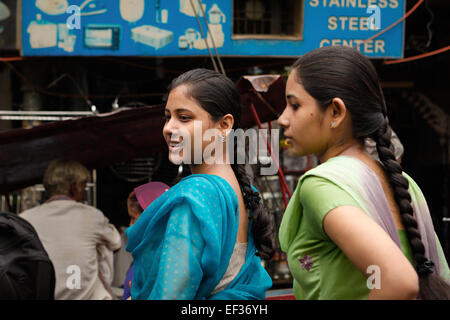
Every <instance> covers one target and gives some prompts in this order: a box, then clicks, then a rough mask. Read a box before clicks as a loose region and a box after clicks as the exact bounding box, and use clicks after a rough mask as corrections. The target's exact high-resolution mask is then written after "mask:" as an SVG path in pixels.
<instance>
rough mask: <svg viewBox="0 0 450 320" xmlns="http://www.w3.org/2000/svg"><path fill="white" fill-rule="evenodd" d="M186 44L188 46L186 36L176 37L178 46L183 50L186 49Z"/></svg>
mask: <svg viewBox="0 0 450 320" xmlns="http://www.w3.org/2000/svg"><path fill="white" fill-rule="evenodd" d="M188 46H189V41H188V39H187V38H186V36H180V37H179V38H178V48H180V49H182V50H184V49H187V47H188Z"/></svg>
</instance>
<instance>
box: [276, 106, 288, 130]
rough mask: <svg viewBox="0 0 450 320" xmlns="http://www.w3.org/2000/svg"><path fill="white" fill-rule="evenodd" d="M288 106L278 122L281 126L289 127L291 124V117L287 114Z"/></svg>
mask: <svg viewBox="0 0 450 320" xmlns="http://www.w3.org/2000/svg"><path fill="white" fill-rule="evenodd" d="M286 110H287V108H285V109H284V111H283V113H282V114H281V115H280V117H279V118H278V120H277V122H278V125H279V126H280V127H283V128H287V127H288V126H289V118H288V116H287V114H286Z"/></svg>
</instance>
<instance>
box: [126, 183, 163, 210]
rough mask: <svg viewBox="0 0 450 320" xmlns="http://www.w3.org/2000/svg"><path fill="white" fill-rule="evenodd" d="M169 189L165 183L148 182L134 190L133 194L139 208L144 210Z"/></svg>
mask: <svg viewBox="0 0 450 320" xmlns="http://www.w3.org/2000/svg"><path fill="white" fill-rule="evenodd" d="M169 189H170V187H169V186H168V185H166V184H165V183H162V182H149V183H146V184H143V185H141V186H139V187H136V188H134V192H135V194H136V198H137V200H138V202H139V204H140V206H141V207H142V209H144V210H145V209H146V208H147V207H148V206H149V205H150V204H151V203H152V202H153V201H155V200H156V198H158V197H159V196H160V195H162V194H163V193H164V192H166V191H167V190H169Z"/></svg>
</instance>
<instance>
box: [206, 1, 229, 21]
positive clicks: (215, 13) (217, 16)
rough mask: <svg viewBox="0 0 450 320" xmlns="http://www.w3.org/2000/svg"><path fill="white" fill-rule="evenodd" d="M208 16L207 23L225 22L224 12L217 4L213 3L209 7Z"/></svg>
mask: <svg viewBox="0 0 450 320" xmlns="http://www.w3.org/2000/svg"><path fill="white" fill-rule="evenodd" d="M208 17H209V23H211V24H219V23H225V14H224V13H223V12H222V10H220V8H219V7H218V6H217V4H214V5H213V6H212V7H211V9H209V11H208ZM222 18H223V19H222Z"/></svg>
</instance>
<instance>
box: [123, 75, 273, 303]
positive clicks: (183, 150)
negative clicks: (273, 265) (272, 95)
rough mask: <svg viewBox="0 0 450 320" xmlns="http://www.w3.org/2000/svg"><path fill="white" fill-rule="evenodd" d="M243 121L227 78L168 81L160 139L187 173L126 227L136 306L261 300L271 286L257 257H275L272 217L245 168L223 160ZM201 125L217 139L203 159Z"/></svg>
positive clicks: (204, 145)
mask: <svg viewBox="0 0 450 320" xmlns="http://www.w3.org/2000/svg"><path fill="white" fill-rule="evenodd" d="M240 116H241V105H240V96H239V93H238V92H237V90H236V88H235V85H234V83H233V82H232V81H231V80H230V79H228V78H227V77H225V76H223V75H221V74H219V73H217V72H214V71H211V70H206V69H195V70H192V71H189V72H186V73H184V74H182V75H181V76H179V77H178V78H176V79H175V80H174V81H173V82H172V84H171V87H170V91H169V96H168V100H167V104H166V108H165V119H166V122H165V125H164V129H163V135H164V138H165V140H166V142H167V144H168V146H169V160H170V161H171V162H173V163H176V164H180V163H184V164H188V165H189V166H190V169H191V172H192V174H191V175H190V176H187V177H185V178H183V179H182V180H181V181H180V182H179V183H177V184H176V185H175V186H173V187H172V188H170V189H169V190H168V191H167V192H165V193H164V194H163V195H162V196H160V197H159V198H157V199H156V200H155V201H154V202H153V203H152V204H151V205H150V206H149V207H147V208H146V209H145V211H144V212H143V213H142V215H141V216H140V217H139V219H137V221H136V223H135V224H134V225H133V226H132V227H130V228H128V229H127V236H128V244H127V250H128V251H130V252H131V253H132V255H133V258H134V278H133V282H132V285H131V298H132V299H133V300H135V299H152V300H153V299H221V300H225V299H233V300H235V299H264V298H265V292H266V290H268V289H269V288H270V287H271V286H272V280H271V278H270V277H269V275H268V274H267V272H266V271H265V269H264V268H263V267H262V265H261V257H262V258H270V257H271V255H272V251H273V249H272V230H273V217H272V216H271V215H270V213H268V212H267V211H266V210H265V209H264V208H263V206H262V202H261V198H260V196H259V194H258V192H257V190H256V189H255V188H254V187H253V186H252V185H251V183H250V181H249V178H248V176H247V173H246V171H245V167H244V165H242V164H236V163H235V162H236V161H234V162H232V163H231V164H230V163H229V162H230V161H226V160H227V159H228V158H227V157H226V156H224V155H226V154H227V152H228V151H229V150H227V148H226V146H227V145H228V143H226V142H227V140H228V139H229V136H231V135H230V134H229V133H230V132H231V130H232V129H237V128H239V121H240ZM199 126H200V129H201V132H206V131H208V132H213V133H215V134H214V135H212V137H211V138H212V139H213V145H214V146H215V147H216V148H213V149H212V150H213V151H212V152H210V156H209V157H206V158H203V156H204V154H208V153H207V152H204V151H207V150H206V149H207V148H210V146H211V141H210V140H209V141H208V140H207V139H205V138H204V137H203V136H202V135H201V134H199V133H198V129H199ZM234 145H235V146H236V144H234ZM209 150H211V149H209ZM218 150H219V151H224V152H223V153H221V152H218ZM199 153H200V161H198V156H199ZM216 153H217V154H216ZM236 153H237V152H236V149H234V155H236ZM212 160H214V161H212ZM217 160H219V161H217ZM221 160H222V161H221ZM232 160H234V159H232Z"/></svg>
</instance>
